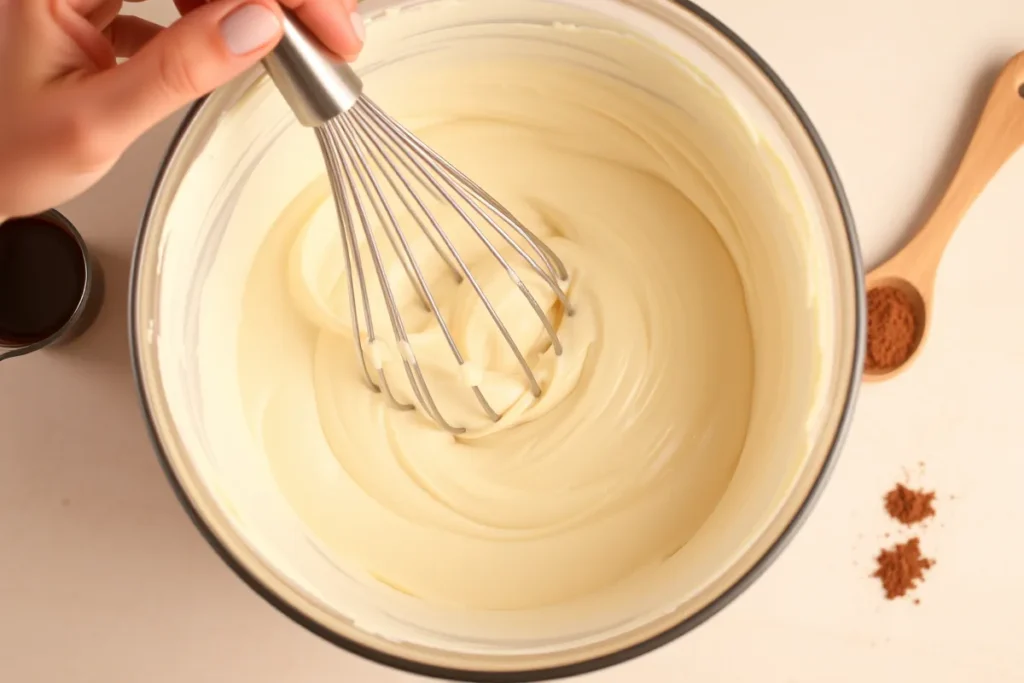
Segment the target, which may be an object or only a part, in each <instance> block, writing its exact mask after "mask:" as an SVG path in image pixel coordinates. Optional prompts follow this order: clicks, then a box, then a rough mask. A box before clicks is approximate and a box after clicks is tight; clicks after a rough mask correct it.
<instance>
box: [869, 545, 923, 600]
mask: <svg viewBox="0 0 1024 683" xmlns="http://www.w3.org/2000/svg"><path fill="white" fill-rule="evenodd" d="M877 559H878V569H877V570H876V571H875V573H874V574H872V576H875V577H877V578H879V579H881V581H882V588H883V589H885V597H886V599H888V600H895V599H896V598H900V597H903V596H904V595H906V594H907V592H908V591H910V590H912V589H913V588H915V587H916V586H917V583H918V581H923V580H924V572H925V570H926V569H930V568H931V567H932V566H933V565H934V564H935V561H934V560H931V559H928V558H927V557H925V556H924V555H922V554H921V541H920V539H918V538H916V537H915V538H912V539H910V540H909V541H907V542H906V543H897V544H896V545H894V546H893V547H892V548H889V549H887V550H883V551H882V552H880V553H879V554H878V558H877Z"/></svg>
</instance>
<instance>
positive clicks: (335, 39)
mask: <svg viewBox="0 0 1024 683" xmlns="http://www.w3.org/2000/svg"><path fill="white" fill-rule="evenodd" d="M280 1H281V4H282V5H285V6H288V7H290V8H292V9H293V10H294V11H295V13H296V15H297V16H298V18H299V20H300V21H302V23H303V24H305V25H306V26H307V27H308V28H309V29H310V30H311V31H312V32H313V33H314V34H315V35H316V36H317V37H318V38H319V39H320V41H321V42H322V43H323V44H324V46H325V47H326V48H327V49H329V50H331V51H332V52H334V53H335V54H337V55H342V56H344V57H345V58H346V59H351V58H353V57H354V56H355V55H356V54H357V53H358V52H359V50H360V49H361V48H362V40H363V24H362V20H361V19H360V17H359V14H358V13H357V12H356V2H357V0H280ZM121 4H122V0H0V219H2V217H3V216H7V217H11V216H21V215H27V214H32V213H36V212H39V211H43V210H45V209H48V208H50V207H53V206H56V205H58V204H60V203H62V202H64V201H66V200H68V199H71V198H72V197H74V196H76V195H78V194H79V193H81V192H82V191H83V190H85V189H87V188H88V187H90V186H91V185H93V184H94V183H95V182H96V181H97V180H99V179H100V177H102V176H103V174H104V173H106V172H107V171H108V170H109V169H110V167H111V166H113V165H114V162H116V161H117V159H118V157H120V155H121V154H122V153H123V152H124V150H125V149H126V148H127V147H128V146H129V145H130V144H131V143H132V142H133V141H134V140H135V139H136V138H138V137H139V136H140V135H142V134H143V133H144V132H145V131H147V130H148V129H149V128H150V127H152V126H153V125H155V124H156V123H158V122H160V121H161V120H163V119H164V118H166V117H167V116H169V115H171V114H172V113H174V112H175V111H176V110H178V109H180V108H181V107H183V106H185V105H186V104H188V103H189V102H191V101H192V100H195V99H197V98H199V97H201V96H203V95H205V94H207V93H208V92H210V91H211V90H213V89H214V88H216V87H217V86H219V85H222V84H224V83H226V82H227V81H229V80H231V79H232V78H233V77H235V76H236V75H238V74H240V73H242V72H243V71H245V70H246V69H247V68H248V67H250V66H252V65H253V64H255V63H256V62H258V61H259V60H260V59H261V58H262V57H264V56H265V55H266V54H267V53H268V52H270V51H271V50H272V49H273V47H274V46H275V45H276V44H277V42H278V40H279V39H280V37H281V30H282V29H281V9H280V6H279V5H278V2H277V1H276V0H209V2H207V1H206V0H175V4H176V5H177V7H178V10H179V11H180V12H181V14H182V18H181V19H179V20H178V21H177V22H175V23H174V24H172V25H171V26H170V27H167V28H163V27H161V26H159V25H157V24H154V23H151V22H148V21H146V20H144V19H141V18H138V17H132V16H125V15H122V14H120V12H121ZM118 57H127V58H128V59H127V60H126V61H123V62H122V63H120V64H118V63H117V58H118Z"/></svg>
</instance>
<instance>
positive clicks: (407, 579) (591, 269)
mask: <svg viewBox="0 0 1024 683" xmlns="http://www.w3.org/2000/svg"><path fill="white" fill-rule="evenodd" d="M429 62H430V60H429V59H427V60H420V61H419V62H417V65H418V66H417V69H415V70H414V69H413V67H410V66H405V67H402V68H401V69H398V70H397V71H395V72H388V71H384V72H381V73H380V74H379V75H376V76H374V75H371V76H370V77H369V78H368V80H367V88H368V91H369V92H370V93H371V95H373V96H374V97H375V98H376V99H377V100H378V101H379V102H380V104H381V105H382V106H383V107H384V108H385V109H386V110H388V111H390V112H391V113H393V114H394V115H395V116H396V117H397V118H399V119H400V120H402V121H403V122H406V123H407V124H408V125H410V127H411V128H413V130H414V132H416V133H417V134H418V135H419V136H420V137H422V138H423V139H424V140H425V141H426V142H427V143H428V144H430V145H431V146H433V147H434V148H435V149H437V150H439V151H440V152H441V153H442V154H443V155H445V156H446V157H447V158H448V159H449V160H450V161H451V162H452V163H453V164H455V165H456V166H457V167H458V168H460V169H461V170H463V171H464V172H465V173H466V174H467V175H468V176H469V177H471V178H473V179H474V180H476V181H477V182H479V183H480V184H481V185H482V186H483V187H485V188H487V190H488V191H489V192H490V193H492V194H493V195H495V196H496V197H497V198H498V199H499V200H500V201H501V202H502V203H503V204H505V206H507V207H508V208H509V210H510V211H511V212H512V213H513V214H515V215H516V216H517V218H519V220H520V221H522V222H523V223H524V224H525V225H526V226H527V227H529V228H530V229H531V230H532V231H534V232H535V233H537V234H538V235H540V236H541V237H542V239H544V241H545V242H546V243H547V244H548V245H549V246H550V247H551V248H552V249H554V250H555V252H556V253H558V255H559V256H560V257H561V258H562V259H563V260H564V261H565V263H566V266H567V268H568V270H569V272H570V281H569V285H568V288H569V293H570V298H571V300H572V303H573V306H574V307H575V309H576V314H575V315H573V316H571V317H569V316H564V315H561V314H560V311H559V306H558V305H556V300H555V298H554V296H553V295H552V294H551V292H550V290H549V289H547V288H546V287H545V286H544V285H542V284H541V283H540V282H539V281H530V280H528V284H529V285H530V287H531V290H532V291H533V292H534V293H535V295H537V296H538V297H539V298H541V299H542V301H541V303H542V305H543V306H545V307H546V308H547V309H548V310H550V312H551V316H552V318H553V319H554V320H555V321H556V322H557V326H558V335H559V338H560V340H561V341H562V343H563V345H564V353H563V354H562V355H561V356H555V354H554V353H553V351H552V350H551V349H550V347H549V345H548V344H547V343H546V341H547V336H546V334H545V333H544V330H543V328H542V327H541V325H540V323H539V321H538V318H537V316H536V315H535V314H534V313H533V312H532V311H531V310H530V308H529V306H528V305H527V304H526V302H525V299H524V298H523V297H522V295H521V294H520V293H519V292H518V290H517V289H516V288H515V286H514V284H513V283H512V282H511V281H510V280H509V279H508V277H507V276H506V274H505V272H504V271H503V270H502V269H501V268H500V267H499V266H498V264H497V262H496V261H495V260H494V259H493V257H491V256H490V255H489V254H486V253H485V252H484V249H483V245H482V243H480V242H479V240H478V239H477V238H475V237H474V236H472V234H469V233H468V231H467V230H466V229H465V228H464V226H463V224H462V223H461V221H460V220H459V219H458V218H457V217H456V216H455V215H454V214H453V213H452V212H451V211H450V210H449V211H447V212H446V210H445V209H444V208H443V207H441V206H438V207H436V210H437V212H438V215H440V216H441V224H442V226H443V227H444V228H445V230H446V231H448V232H449V234H451V235H453V236H454V238H455V239H456V241H457V243H458V245H459V249H460V253H461V254H462V255H463V256H464V258H465V259H466V260H467V262H468V263H469V265H470V268H471V270H472V271H473V273H474V274H475V275H476V276H477V277H479V278H480V279H481V280H482V281H483V282H484V283H485V286H486V290H487V292H488V295H489V296H490V297H491V298H492V301H494V302H495V304H496V306H497V308H498V311H499V313H500V315H501V317H502V319H503V320H504V321H506V323H508V324H509V325H510V327H511V328H512V331H513V334H514V336H515V338H516V339H517V341H518V342H519V343H520V346H521V348H523V349H530V353H529V356H528V357H529V359H530V361H531V366H532V367H533V369H534V371H535V372H536V373H537V376H538V380H539V381H540V383H541V385H542V387H543V388H544V392H543V394H542V396H541V397H540V398H539V399H536V398H534V397H533V396H532V394H531V393H530V391H529V388H528V386H527V384H526V380H525V377H524V375H523V373H522V371H521V369H520V368H519V365H518V363H517V362H516V361H515V359H514V357H512V355H511V353H510V352H509V351H508V348H507V344H506V343H505V341H504V339H502V337H501V336H500V335H499V333H498V330H497V328H496V326H495V325H494V323H493V321H492V320H491V319H490V317H489V316H488V315H487V314H486V312H485V311H484V310H483V309H482V306H481V304H480V301H479V298H478V297H477V296H476V294H475V293H474V292H473V291H472V290H471V289H470V288H468V286H466V285H465V284H463V285H458V284H456V282H455V280H454V278H452V276H451V273H450V272H449V271H448V270H447V267H446V266H444V264H443V263H442V262H441V261H440V259H439V258H438V257H437V255H436V253H435V252H434V250H433V248H432V247H431V246H430V245H429V243H427V242H426V241H425V239H424V238H423V237H422V233H421V232H420V231H419V230H418V229H417V228H415V227H414V226H411V225H410V226H408V228H407V230H406V235H407V236H408V237H410V238H411V239H413V241H414V244H413V250H414V252H415V254H416V256H417V259H418V261H419V263H420V264H421V265H422V266H423V268H424V271H425V273H426V274H427V277H428V280H429V282H430V285H431V289H432V291H433V292H434V294H435V296H436V297H437V299H438V302H439V304H440V305H441V308H442V311H443V312H444V314H445V316H446V319H447V321H448V322H449V324H450V325H451V327H452V332H453V334H454V336H455V338H456V340H457V341H458V343H459V346H460V349H461V350H462V352H463V353H464V354H465V355H466V357H467V358H468V359H469V361H470V363H471V364H472V365H473V366H474V367H476V368H478V369H479V376H480V377H482V379H483V381H482V384H481V388H482V391H483V392H484V394H485V395H486V396H487V398H488V399H489V401H490V402H491V404H492V405H493V406H494V407H495V409H496V410H497V411H498V412H499V413H500V414H501V415H502V418H501V420H500V421H498V422H497V423H492V422H491V421H490V420H489V419H488V418H487V417H486V415H484V414H483V412H482V411H481V409H480V407H479V405H478V404H477V402H476V400H475V398H474V396H473V394H472V392H471V391H470V389H469V388H468V387H467V385H466V381H465V379H464V378H463V377H462V376H460V374H459V372H458V368H457V366H456V365H455V364H454V361H453V360H452V356H451V352H450V350H449V349H448V346H447V343H446V342H445V341H444V338H443V337H442V336H441V334H440V332H439V330H438V327H437V325H436V323H435V322H434V320H433V316H432V315H431V314H430V313H429V312H427V311H425V310H424V309H423V308H422V306H420V305H419V303H418V301H417V300H416V298H415V292H414V290H413V289H412V288H411V286H410V283H409V280H408V278H406V275H405V273H404V271H402V269H401V266H400V264H399V263H398V261H397V259H396V258H395V254H394V252H393V251H392V250H391V249H390V246H389V245H387V244H386V243H385V244H384V246H383V248H382V253H383V254H384V255H385V256H386V257H388V258H389V259H391V260H390V262H389V263H388V272H389V273H390V280H391V282H392V283H393V284H394V285H395V286H396V291H397V294H398V296H399V299H400V303H401V306H402V313H403V316H404V317H405V321H406V323H407V324H408V325H409V328H410V331H411V332H412V333H413V334H412V335H411V336H412V343H413V346H414V348H415V351H416V353H417V356H418V358H419V361H420V363H421V364H422V365H423V366H424V369H425V371H426V373H427V375H428V376H427V381H428V382H429V383H430V386H431V389H432V391H433V393H434V396H435V398H437V399H438V402H439V406H440V408H441V410H442V411H443V412H444V414H445V415H446V417H448V419H449V420H450V421H451V422H452V423H453V424H455V425H460V426H465V427H467V428H468V429H469V431H468V432H467V433H466V434H465V435H460V436H452V435H451V434H449V433H446V432H445V431H443V430H441V429H440V428H439V427H437V426H436V425H435V424H434V423H432V422H431V421H430V420H429V419H427V418H426V417H425V416H424V415H422V414H421V413H420V412H419V411H410V412H401V411H397V410H394V409H393V408H390V407H389V406H388V405H387V403H386V401H385V400H384V398H383V397H382V395H381V394H374V393H371V391H370V390H369V389H368V388H367V386H366V384H365V380H364V378H363V371H362V368H360V366H359V361H358V357H357V356H356V354H355V352H354V347H353V341H352V329H351V322H350V314H349V310H348V292H347V278H346V277H345V272H344V255H343V252H342V249H341V241H340V236H339V232H338V227H337V218H336V216H335V213H334V209H333V205H332V203H331V198H330V196H329V190H328V185H327V183H326V181H325V180H324V179H323V178H321V179H320V180H317V181H315V182H314V183H313V184H312V185H309V186H307V187H306V189H305V190H304V191H302V192H301V193H299V194H298V196H297V197H296V198H295V199H294V200H293V201H292V202H291V203H290V204H289V205H288V207H287V208H286V209H285V211H284V212H282V213H281V214H280V215H279V216H277V218H276V220H275V222H274V224H273V227H272V228H270V229H269V231H268V232H267V236H266V238H265V239H264V241H263V243H262V246H261V247H260V248H259V251H258V253H257V254H256V256H255V259H254V261H253V264H252V267H251V270H250V271H249V274H248V276H247V280H246V285H245V294H244V305H243V311H242V316H241V322H240V330H239V337H238V339H239V368H238V377H239V381H240V384H241V387H240V388H241V395H242V397H243V403H244V410H245V413H246V418H247V421H248V423H249V425H250V429H251V430H252V432H253V434H255V435H257V436H258V439H259V441H260V443H261V445H262V447H263V449H264V451H265V453H266V456H267V458H268V459H269V461H270V464H271V467H272V469H273V474H274V477H275V478H276V480H277V481H278V483H279V485H280V487H281V490H282V492H283V493H284V495H285V496H286V498H287V499H288V500H289V501H290V503H291V505H292V506H293V508H294V509H295V511H296V512H297V513H298V515H299V516H300V517H301V518H302V519H303V521H304V522H305V524H306V525H307V527H308V528H309V530H310V533H311V535H312V536H313V537H314V538H315V539H316V540H317V542H318V543H319V544H320V545H321V546H322V547H323V548H325V549H326V550H327V552H329V553H331V554H332V555H334V556H336V557H337V558H339V560H340V561H344V562H346V563H350V564H352V563H354V564H355V565H356V566H359V567H362V568H363V569H364V570H365V571H366V572H367V573H368V574H369V575H371V576H373V577H375V578H376V579H377V580H379V581H381V582H383V583H385V584H387V585H389V586H392V587H394V588H397V589H399V590H401V591H403V592H405V593H408V594H411V595H413V596H416V597H419V598H421V599H423V600H425V601H428V602H431V603H434V604H441V605H450V606H456V607H465V608H482V609H524V608H531V607H538V606H544V605H551V604H556V603H561V602H565V601H569V600H572V599H573V598H576V597H580V596H583V595H586V594H589V593H592V592H594V591H597V590H599V589H601V588H603V587H606V586H608V585H610V584H613V583H615V582H616V581H619V580H621V579H623V578H624V577H627V576H629V575H630V574H632V573H634V572H636V571H638V570H639V569H640V568H642V567H644V566H649V565H651V564H654V563H659V562H661V561H662V560H663V559H664V558H666V557H667V556H669V555H671V554H672V553H674V552H675V551H676V550H677V549H679V548H680V547H681V546H682V545H684V544H685V543H686V542H687V540H688V539H689V538H690V537H691V536H692V535H693V534H694V533H695V532H696V530H697V529H698V528H699V527H700V525H701V524H702V523H703V522H704V520H705V519H706V518H707V517H708V515H709V514H710V513H711V511H712V510H713V508H714V506H715V505H716V503H717V502H718V500H719V499H720V497H721V496H722V494H723V492H724V490H725V489H726V487H727V485H728V483H729V480H730V477H731V476H732V473H733V471H734V468H735V466H736V463H737V460H738V458H739V455H740V452H741V450H742V448H743V445H744V440H745V437H746V430H747V424H748V421H749V415H750V403H751V395H752V382H753V380H752V378H753V348H752V341H751V332H750V326H749V323H748V317H747V311H746V307H745V297H744V291H743V287H742V284H741V280H740V276H739V274H738V272H737V269H736V266H735V264H734V261H733V259H732V257H731V256H730V253H729V251H728V250H727V249H726V247H725V245H724V244H723V242H722V240H721V237H720V235H719V233H718V232H717V231H716V229H715V226H714V225H712V223H711V222H710V221H709V219H708V218H707V217H706V216H705V215H704V213H702V211H701V210H699V209H698V208H697V206H695V203H694V202H693V200H692V193H693V192H707V191H708V190H707V188H706V187H703V186H701V185H700V183H699V182H696V183H695V181H694V178H695V175H694V174H693V173H692V172H691V171H690V170H689V169H690V162H689V161H688V159H687V156H686V155H687V150H686V149H684V147H683V141H682V140H677V139H676V138H675V137H674V130H673V127H672V121H673V118H674V117H678V116H679V114H677V113H675V112H673V111H671V110H670V108H669V107H668V106H667V105H666V104H665V103H663V102H662V101H661V100H659V99H658V98H657V97H656V96H655V95H653V94H650V93H648V92H646V91H643V90H641V89H639V88H635V87H632V86H630V85H628V84H626V83H625V82H623V81H621V80H618V79H615V78H613V77H611V76H604V75H601V74H600V73H597V72H595V71H593V70H589V69H584V68H579V67H576V66H573V65H572V64H568V63H564V64H552V63H550V62H543V61H537V62H531V60H529V59H527V58H522V59H516V60H514V61H509V60H501V59H497V58H495V59H485V60H482V61H481V62H479V63H476V64H472V65H464V66H461V67H457V68H456V67H453V66H452V65H451V64H448V65H447V67H446V69H445V70H444V72H443V76H441V75H438V73H439V72H438V70H437V69H436V68H433V69H432V68H431V65H430V63H429ZM412 84H414V85H412ZM313 150H315V146H314V147H306V146H304V147H303V148H302V149H301V150H296V151H295V152H294V153H290V154H289V153H285V154H286V155H287V156H285V157H282V158H283V159H287V163H290V164H295V165H297V166H302V167H303V168H306V167H308V166H309V165H317V164H321V163H322V162H321V161H320V159H319V158H318V157H317V156H315V152H314V153H313V154H311V153H310V152H313ZM362 248H363V249H365V245H362ZM364 256H365V254H364ZM505 256H506V258H508V259H509V260H510V261H512V262H513V264H514V265H516V266H517V270H518V271H519V272H520V274H522V275H524V276H526V275H527V274H528V273H529V269H528V268H527V267H526V266H525V265H524V264H523V263H522V261H521V260H519V261H517V260H516V259H517V258H518V257H517V256H516V255H515V254H514V253H512V252H511V250H510V249H506V253H505ZM364 262H366V263H369V260H368V256H367V257H366V258H365V259H364ZM369 282H371V283H373V282H375V280H374V278H373V277H372V275H371V276H370V279H369ZM371 294H373V295H374V303H373V306H374V308H373V310H374V312H375V314H374V319H375V320H376V321H377V322H378V331H379V334H380V337H381V339H382V340H384V342H386V344H385V346H384V347H382V349H381V353H382V357H383V358H384V359H385V361H386V363H385V371H386V372H387V376H388V378H389V381H390V382H391V384H392V387H394V388H395V389H396V390H397V392H398V393H399V394H400V395H402V396H403V397H404V398H405V399H406V400H408V401H409V402H413V401H412V394H411V393H410V392H409V388H408V383H407V380H405V375H404V370H403V369H402V367H401V365H400V363H398V362H397V361H398V358H399V356H398V355H397V352H396V350H395V347H394V345H393V342H392V341H391V339H392V337H391V330H390V327H389V326H388V324H387V316H386V314H385V313H384V312H383V310H384V309H383V308H382V303H381V301H380V298H379V292H377V291H376V289H371ZM544 297H546V298H544ZM325 446H326V447H327V448H329V452H330V453H331V454H332V456H333V457H332V458H331V459H330V460H329V461H328V460H326V459H324V458H317V457H314V456H313V455H311V454H312V453H314V452H320V451H322V450H323V449H324V448H325Z"/></svg>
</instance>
